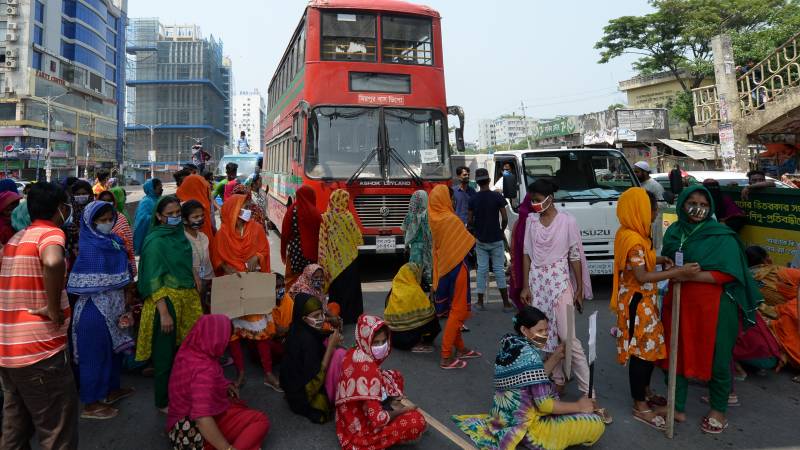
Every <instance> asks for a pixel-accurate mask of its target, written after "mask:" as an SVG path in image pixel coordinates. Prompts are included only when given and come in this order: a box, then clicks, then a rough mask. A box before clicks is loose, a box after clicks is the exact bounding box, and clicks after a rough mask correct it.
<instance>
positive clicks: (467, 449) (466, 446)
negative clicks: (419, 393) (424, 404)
mask: <svg viewBox="0 0 800 450" xmlns="http://www.w3.org/2000/svg"><path fill="white" fill-rule="evenodd" d="M402 403H403V405H406V406H409V405H413V403H411V402H410V401H408V400H405V399H404V400H402ZM417 411H419V412H420V413H421V414H422V416H423V417H425V421H426V422H428V425H430V426H432V427H433V428H434V429H435V430H436V431H438V432H439V433H442V434H443V435H444V437H446V438H447V439H450V440H451V441H452V442H453V443H454V444H456V445H457V446H458V447H459V448H462V449H463V450H478V449H477V448H476V447H475V446H474V445H472V444H470V443H469V442H467V440H466V439H464V438H462V437H461V436H459V435H457V434H455V433H453V432H452V431H451V430H450V429H449V428H447V427H446V426H444V424H443V423H442V422H439V421H438V420H436V419H435V418H434V417H433V416H431V415H430V414H428V413H427V412H425V410H423V409H422V408H420V407H419V406H417Z"/></svg>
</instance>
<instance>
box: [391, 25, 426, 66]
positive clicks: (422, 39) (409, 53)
mask: <svg viewBox="0 0 800 450" xmlns="http://www.w3.org/2000/svg"><path fill="white" fill-rule="evenodd" d="M381 34H382V35H383V36H382V38H383V40H382V45H383V58H382V60H383V62H385V63H396V64H420V65H426V66H430V65H433V30H432V27H431V20H430V19H422V18H414V17H404V16H383V17H382V18H381Z"/></svg>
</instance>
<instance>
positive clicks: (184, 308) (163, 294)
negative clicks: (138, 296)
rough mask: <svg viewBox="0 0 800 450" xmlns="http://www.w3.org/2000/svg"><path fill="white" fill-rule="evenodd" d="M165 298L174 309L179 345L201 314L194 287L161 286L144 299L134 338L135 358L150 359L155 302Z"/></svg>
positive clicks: (138, 359)
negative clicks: (136, 337) (137, 332)
mask: <svg viewBox="0 0 800 450" xmlns="http://www.w3.org/2000/svg"><path fill="white" fill-rule="evenodd" d="M162 298H166V299H167V301H168V302H170V303H171V304H172V308H173V309H174V310H175V331H176V337H175V344H176V345H180V343H181V342H183V339H184V338H185V337H186V335H187V334H189V331H190V330H191V329H192V326H194V323H195V322H197V319H199V318H200V316H202V315H203V308H202V307H201V306H200V294H198V293H197V290H196V289H173V288H168V287H162V288H160V289H159V290H157V291H156V292H155V293H153V295H151V296H150V297H147V298H146V299H145V300H144V306H143V307H142V318H141V320H140V322H139V337H138V339H137V340H136V360H137V361H146V360H148V359H150V355H151V353H152V350H153V321H154V319H155V315H156V302H157V301H158V300H161V299H162Z"/></svg>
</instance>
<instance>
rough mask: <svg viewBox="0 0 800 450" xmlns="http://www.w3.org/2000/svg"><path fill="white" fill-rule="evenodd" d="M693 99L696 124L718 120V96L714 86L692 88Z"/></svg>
mask: <svg viewBox="0 0 800 450" xmlns="http://www.w3.org/2000/svg"><path fill="white" fill-rule="evenodd" d="M692 98H693V101H694V121H695V123H696V124H697V125H708V124H709V123H711V122H719V98H717V87H716V86H704V87H699V88H697V89H692Z"/></svg>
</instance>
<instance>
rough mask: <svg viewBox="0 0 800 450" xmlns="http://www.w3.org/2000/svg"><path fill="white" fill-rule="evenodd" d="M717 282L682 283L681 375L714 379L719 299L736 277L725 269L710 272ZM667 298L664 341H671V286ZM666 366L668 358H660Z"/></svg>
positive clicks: (679, 370) (679, 346) (664, 317)
mask: <svg viewBox="0 0 800 450" xmlns="http://www.w3.org/2000/svg"><path fill="white" fill-rule="evenodd" d="M711 275H712V276H713V277H714V280H715V281H716V283H714V284H711V283H695V282H686V283H681V311H680V318H681V322H680V324H681V326H680V331H679V333H680V337H679V339H678V371H677V373H678V375H683V376H684V377H687V378H696V379H698V380H709V379H711V364H712V363H713V362H714V345H715V344H716V342H715V340H714V336H716V335H717V319H718V318H719V302H720V297H721V296H722V286H723V285H724V284H725V283H729V282H731V281H733V280H734V278H733V277H732V276H730V275H727V274H725V273H722V272H716V271H715V272H711ZM673 286H674V285H673V284H670V289H669V292H668V293H667V296H666V297H665V298H664V307H663V309H662V312H661V322H662V323H663V324H664V342H670V339H671V333H672V288H673ZM660 365H661V366H662V367H664V368H667V367H668V365H669V360H668V359H664V360H661V364H660Z"/></svg>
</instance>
